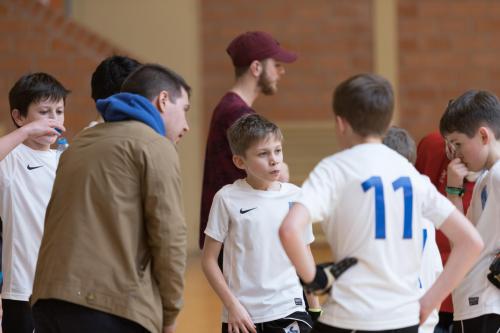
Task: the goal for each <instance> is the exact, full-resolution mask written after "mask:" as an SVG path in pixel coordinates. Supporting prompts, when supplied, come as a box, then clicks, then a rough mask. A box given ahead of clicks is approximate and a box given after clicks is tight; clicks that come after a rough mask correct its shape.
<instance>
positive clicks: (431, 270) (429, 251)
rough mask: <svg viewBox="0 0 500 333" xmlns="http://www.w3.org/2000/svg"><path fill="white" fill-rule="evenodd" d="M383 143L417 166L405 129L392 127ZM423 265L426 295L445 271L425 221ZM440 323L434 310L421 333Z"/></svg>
mask: <svg viewBox="0 0 500 333" xmlns="http://www.w3.org/2000/svg"><path fill="white" fill-rule="evenodd" d="M382 143H383V144H385V145H386V146H387V147H389V148H391V149H394V150H395V151H397V152H398V153H400V154H401V155H402V156H404V157H406V159H407V160H408V161H410V163H411V164H413V165H415V161H416V159H417V147H416V145H415V141H414V140H413V139H412V137H411V136H410V134H409V133H408V132H407V131H406V130H405V129H403V128H399V127H395V126H392V127H390V128H389V130H388V131H387V133H386V135H385V136H384V139H383V140H382ZM422 237H423V240H422V265H421V267H420V277H419V279H418V288H419V289H420V290H421V291H422V293H424V292H425V291H426V290H427V289H429V287H430V286H431V285H432V284H433V283H434V281H436V279H437V277H438V276H439V274H441V272H442V271H443V264H442V263H441V255H440V254H439V249H438V246H437V243H436V230H435V228H434V225H433V224H432V223H431V222H430V221H428V220H425V221H424V223H423V229H422ZM438 322H439V315H438V310H437V309H434V310H433V311H432V313H431V314H430V315H429V317H428V318H427V320H426V321H425V323H424V324H422V325H420V327H419V328H418V332H419V333H433V332H434V327H435V326H436V325H437V323H438Z"/></svg>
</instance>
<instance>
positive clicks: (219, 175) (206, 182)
mask: <svg viewBox="0 0 500 333" xmlns="http://www.w3.org/2000/svg"><path fill="white" fill-rule="evenodd" d="M226 51H227V53H228V54H229V56H230V57H231V60H232V62H233V65H234V71H235V76H236V83H235V84H234V86H233V87H232V88H231V89H230V90H229V91H228V92H227V93H226V94H225V95H224V96H223V97H222V99H221V100H220V102H219V104H217V106H216V107H215V109H214V112H213V114H212V120H211V122H210V129H209V133H208V139H207V146H206V151H205V166H204V171H203V188H202V197H201V214H200V234H199V235H200V238H199V246H200V249H201V248H203V244H204V241H205V234H204V231H205V228H206V226H207V221H208V214H209V212H210V207H211V206H212V200H213V198H214V195H215V193H216V192H217V191H218V190H220V189H221V188H222V187H223V186H224V185H227V184H231V183H233V182H234V181H235V180H237V179H240V178H244V177H245V172H244V171H243V170H240V169H238V168H236V167H235V166H234V164H233V161H232V153H231V149H230V148H229V143H228V140H227V137H226V131H227V129H228V128H229V127H230V126H231V125H232V124H233V123H234V122H235V121H236V120H238V119H239V118H240V117H241V116H243V115H246V114H250V113H255V111H254V110H253V109H252V104H253V103H254V101H255V99H256V98H257V97H258V96H259V95H260V94H264V95H268V96H269V95H274V94H275V93H276V92H277V91H278V81H279V80H280V78H281V76H283V75H284V74H285V68H284V65H283V63H291V62H294V61H295V60H296V59H297V55H296V54H295V53H292V52H289V51H287V50H285V49H283V48H282V47H281V46H280V44H279V43H278V42H277V41H276V40H275V39H274V38H273V37H272V36H271V35H269V34H268V33H265V32H262V31H250V32H245V33H243V34H241V35H239V36H237V37H236V38H235V39H233V41H231V43H230V44H229V46H228V47H227V49H226Z"/></svg>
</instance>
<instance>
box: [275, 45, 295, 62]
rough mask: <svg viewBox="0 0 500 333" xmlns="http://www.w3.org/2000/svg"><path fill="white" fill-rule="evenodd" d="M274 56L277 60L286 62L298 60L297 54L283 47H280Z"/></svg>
mask: <svg viewBox="0 0 500 333" xmlns="http://www.w3.org/2000/svg"><path fill="white" fill-rule="evenodd" d="M272 58H273V59H274V60H277V61H281V62H285V63H290V62H294V61H295V60H297V54H295V53H293V52H288V51H286V50H284V49H282V48H280V49H279V51H278V52H277V53H275V54H274V55H273V56H272Z"/></svg>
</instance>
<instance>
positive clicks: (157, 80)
mask: <svg viewBox="0 0 500 333" xmlns="http://www.w3.org/2000/svg"><path fill="white" fill-rule="evenodd" d="M182 88H184V90H185V91H186V93H187V94H188V96H190V95H191V87H190V86H189V85H188V84H187V83H186V81H184V79H183V78H182V77H181V76H180V75H179V74H177V73H175V72H174V71H172V70H171V69H168V68H166V67H163V66H160V65H156V64H145V65H142V66H140V67H139V68H137V69H136V70H135V71H134V72H133V73H132V74H130V76H129V77H128V78H126V79H125V82H123V85H122V88H121V91H122V92H128V93H133V94H138V95H141V96H144V97H146V98H147V99H149V100H153V99H154V98H155V97H156V96H158V94H159V93H160V92H161V91H162V90H165V91H167V92H168V93H169V99H170V101H171V102H175V100H176V99H177V98H178V97H179V96H180V95H181V89H182Z"/></svg>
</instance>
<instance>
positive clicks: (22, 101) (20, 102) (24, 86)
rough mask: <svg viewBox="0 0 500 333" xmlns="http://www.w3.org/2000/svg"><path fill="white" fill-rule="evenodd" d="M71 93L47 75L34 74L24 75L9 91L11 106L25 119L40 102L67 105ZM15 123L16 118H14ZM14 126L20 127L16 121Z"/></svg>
mask: <svg viewBox="0 0 500 333" xmlns="http://www.w3.org/2000/svg"><path fill="white" fill-rule="evenodd" d="M69 93H70V91H69V90H68V89H66V88H64V86H63V85H62V84H61V83H60V82H59V81H57V80H56V79H55V78H54V77H53V76H51V75H49V74H47V73H33V74H26V75H23V76H22V77H21V78H20V79H19V80H17V82H16V83H15V84H14V86H13V87H12V88H11V89H10V91H9V105H10V111H11V117H12V110H14V109H16V110H18V111H19V114H20V115H21V116H23V117H26V116H27V115H28V108H29V106H30V105H31V104H33V103H38V102H40V101H46V100H48V101H60V100H62V101H63V102H64V103H66V96H67V95H68V94H69ZM12 121H14V118H12ZM14 125H16V126H17V127H19V125H17V123H16V122H15V121H14Z"/></svg>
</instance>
